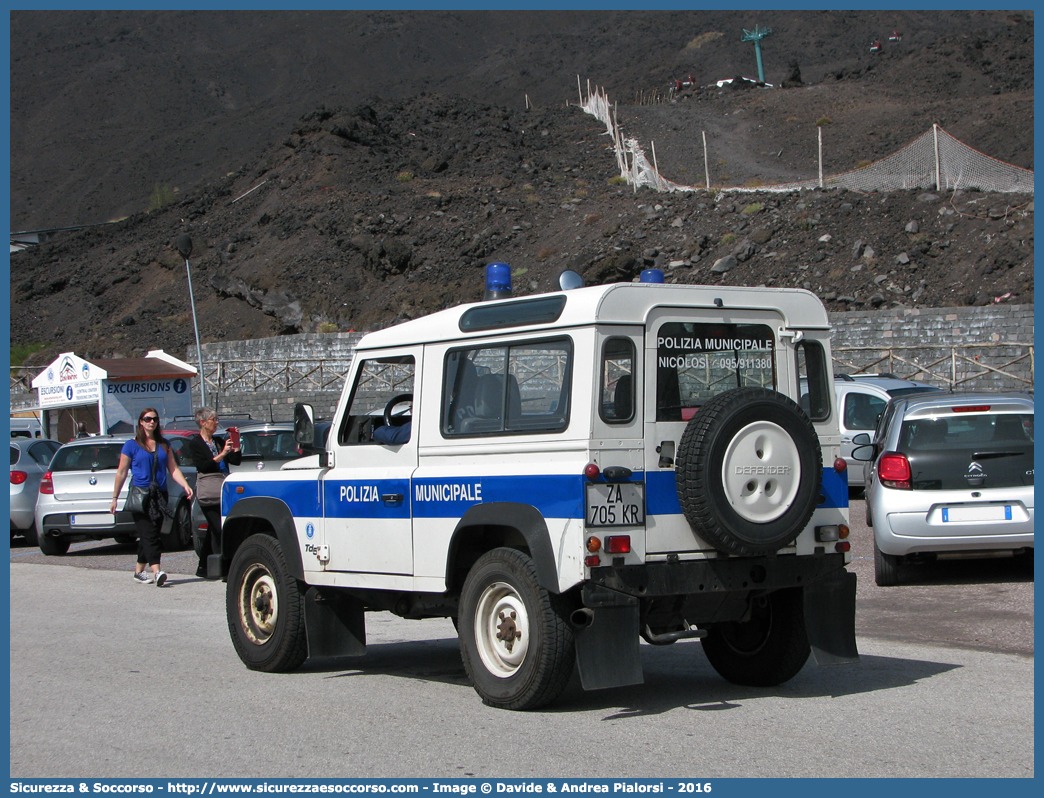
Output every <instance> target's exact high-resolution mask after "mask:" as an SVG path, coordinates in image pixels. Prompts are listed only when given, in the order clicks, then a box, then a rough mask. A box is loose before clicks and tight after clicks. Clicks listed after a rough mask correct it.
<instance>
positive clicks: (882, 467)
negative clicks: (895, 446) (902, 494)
mask: <svg viewBox="0 0 1044 798" xmlns="http://www.w3.org/2000/svg"><path fill="white" fill-rule="evenodd" d="M877 478H878V479H880V480H881V484H882V485H884V486H885V487H886V488H896V489H898V490H911V489H912V488H913V485H912V484H911V481H910V461H909V460H907V459H906V455H905V454H899V453H898V452H885V453H884V454H883V455H881V459H880V460H878V462H877Z"/></svg>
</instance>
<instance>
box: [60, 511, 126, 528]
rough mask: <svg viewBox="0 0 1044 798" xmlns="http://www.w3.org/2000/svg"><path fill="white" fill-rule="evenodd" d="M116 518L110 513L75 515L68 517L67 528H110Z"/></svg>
mask: <svg viewBox="0 0 1044 798" xmlns="http://www.w3.org/2000/svg"><path fill="white" fill-rule="evenodd" d="M115 523H116V516H114V515H113V514H112V513H77V514H76V515H70V516H69V526H112V525H113V524H115Z"/></svg>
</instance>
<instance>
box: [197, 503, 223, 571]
mask: <svg viewBox="0 0 1044 798" xmlns="http://www.w3.org/2000/svg"><path fill="white" fill-rule="evenodd" d="M199 509H200V510H202V511H203V517H204V518H206V519H207V534H206V535H205V536H204V537H203V538H202V540H200V547H199V567H198V568H197V570H198V571H200V572H202V573H206V572H207V557H209V556H210V555H211V554H220V553H221V505H220V504H201V505H200V506H199Z"/></svg>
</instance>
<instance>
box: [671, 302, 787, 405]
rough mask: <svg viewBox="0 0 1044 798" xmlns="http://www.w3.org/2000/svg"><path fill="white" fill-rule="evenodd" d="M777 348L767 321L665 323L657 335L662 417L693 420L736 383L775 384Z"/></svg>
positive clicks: (760, 385)
mask: <svg viewBox="0 0 1044 798" xmlns="http://www.w3.org/2000/svg"><path fill="white" fill-rule="evenodd" d="M774 351H775V338H774V337H773V334H772V329H771V328H770V327H768V326H767V325H764V324H696V323H691V322H665V323H664V324H662V325H660V329H659V330H658V331H657V334H656V420H657V421H688V420H689V419H690V418H692V417H693V416H694V415H696V411H697V410H699V409H700V406H701V405H703V404H704V403H705V402H706V401H707V400H708V399H711V398H713V397H715V396H717V395H718V394H719V393H722V392H724V391H728V390H732V389H733V388H743V387H745V386H755V387H761V388H775V387H776V372H775V358H774V357H773V353H774Z"/></svg>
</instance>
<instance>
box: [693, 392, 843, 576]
mask: <svg viewBox="0 0 1044 798" xmlns="http://www.w3.org/2000/svg"><path fill="white" fill-rule="evenodd" d="M821 471H822V452H821V451H820V447H819V438H818V436H817V435H816V431H815V428H814V427H813V426H812V422H811V421H809V419H808V416H807V415H805V413H804V411H802V410H801V408H800V407H799V406H798V404H797V403H796V402H795V401H793V400H792V399H790V398H789V397H787V396H784V395H783V394H781V393H777V392H776V391H773V390H771V389H768V388H736V389H733V390H731V391H725V392H724V393H721V394H718V395H717V396H715V397H714V398H712V399H710V400H709V401H708V402H706V403H705V404H704V405H703V406H702V407H701V408H700V410H699V411H698V412H697V413H696V415H694V416H693V417H692V419H690V421H689V423H688V424H687V426H686V428H685V432H684V434H683V435H682V438H681V441H680V443H679V445H678V455H677V460H676V481H677V486H678V499H679V502H680V504H681V508H682V512H683V513H684V514H685V518H686V520H688V522H689V525H690V526H691V527H692V529H693V531H694V532H695V533H696V534H697V535H699V536H700V537H701V538H702V539H703V540H705V541H706V542H707V543H709V544H711V545H712V546H714V547H715V548H716V549H718V550H719V551H722V552H725V553H728V554H733V555H738V556H758V555H764V554H770V553H772V552H775V551H778V550H779V549H781V548H783V547H785V546H787V545H789V544H790V543H792V542H793V541H794V539H795V538H796V537H797V536H798V535H799V534H800V533H801V531H802V530H803V529H804V528H805V526H806V525H807V524H808V521H809V519H810V518H811V517H812V513H813V512H814V510H815V507H816V504H817V503H818V502H819V496H820V480H821Z"/></svg>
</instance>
